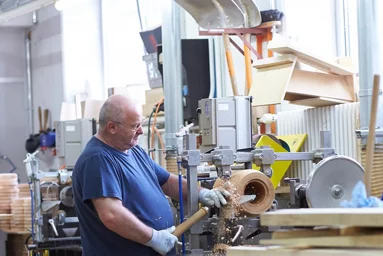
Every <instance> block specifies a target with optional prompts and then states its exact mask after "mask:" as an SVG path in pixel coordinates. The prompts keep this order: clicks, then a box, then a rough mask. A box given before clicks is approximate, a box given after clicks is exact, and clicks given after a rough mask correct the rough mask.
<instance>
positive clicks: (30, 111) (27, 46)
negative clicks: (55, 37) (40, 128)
mask: <svg viewBox="0 0 383 256" xmlns="http://www.w3.org/2000/svg"><path fill="white" fill-rule="evenodd" d="M25 53H26V59H27V63H26V64H27V112H28V134H33V132H34V130H35V129H34V118H33V117H34V113H33V112H34V111H33V99H32V72H31V33H30V32H28V34H27V38H26V40H25Z"/></svg>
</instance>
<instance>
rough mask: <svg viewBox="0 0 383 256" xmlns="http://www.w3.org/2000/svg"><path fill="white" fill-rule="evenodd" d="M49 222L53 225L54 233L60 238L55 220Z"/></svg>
mask: <svg viewBox="0 0 383 256" xmlns="http://www.w3.org/2000/svg"><path fill="white" fill-rule="evenodd" d="M48 222H49V224H51V226H52V228H53V231H54V232H55V235H56V236H59V233H58V232H57V229H56V226H55V222H54V220H53V219H49V220H48Z"/></svg>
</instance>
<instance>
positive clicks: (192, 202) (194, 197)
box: [178, 131, 335, 255]
mask: <svg viewBox="0 0 383 256" xmlns="http://www.w3.org/2000/svg"><path fill="white" fill-rule="evenodd" d="M183 145H184V148H183V150H182V152H180V151H179V152H178V154H179V157H180V158H181V159H182V166H183V167H184V168H186V170H187V182H188V188H187V190H188V212H187V215H188V216H192V215H193V214H194V213H196V212H197V211H198V210H199V202H198V185H197V181H198V179H197V175H198V170H197V169H198V166H200V164H201V163H202V162H211V163H212V164H213V165H214V166H215V167H216V169H217V173H218V177H230V176H231V166H232V165H233V164H234V163H243V164H244V167H245V168H246V169H251V168H252V163H254V164H255V165H257V166H259V167H261V168H260V171H261V172H263V173H264V174H266V175H267V176H268V177H271V176H272V172H273V171H272V169H271V165H272V164H273V163H274V162H275V161H298V160H300V161H313V162H315V163H318V162H319V161H321V160H323V159H325V158H327V157H330V156H333V155H335V151H334V149H333V148H331V133H330V132H328V131H326V132H321V146H323V148H320V149H317V150H314V151H312V152H297V153H276V152H274V150H273V149H272V148H269V147H261V148H256V149H254V150H252V151H251V152H236V153H234V150H233V149H229V148H225V147H222V146H221V147H217V148H215V149H214V150H213V151H212V152H210V153H209V154H201V152H200V150H198V149H197V135H196V134H189V133H186V134H184V135H183ZM272 208H273V209H275V208H276V206H275V205H274V207H272ZM239 222H240V223H241V225H242V226H246V228H247V229H249V228H253V230H247V233H249V234H254V233H255V235H256V233H257V230H259V229H260V228H261V227H260V225H259V219H258V218H241V219H240V220H239ZM214 223H217V218H215V217H212V218H208V219H207V220H204V221H200V222H198V223H196V224H195V225H193V226H192V227H191V228H190V231H189V250H190V252H191V254H192V255H202V254H203V249H200V248H201V247H200V235H201V234H203V233H204V232H206V231H212V229H213V228H214V226H216V224H214ZM243 230H244V229H242V231H243ZM239 232H240V231H239ZM258 232H259V231H258ZM237 235H238V234H236V236H237Z"/></svg>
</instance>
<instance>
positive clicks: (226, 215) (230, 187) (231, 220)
mask: <svg viewBox="0 0 383 256" xmlns="http://www.w3.org/2000/svg"><path fill="white" fill-rule="evenodd" d="M222 181H223V182H222V184H221V186H219V187H218V189H225V190H226V191H228V192H229V193H230V197H229V198H226V200H227V205H225V206H224V207H222V208H220V213H219V215H220V216H219V218H218V223H217V232H216V233H215V234H216V235H215V246H214V248H213V251H212V252H213V255H216V256H220V255H226V248H227V247H229V246H231V245H232V242H231V239H232V238H233V237H234V235H235V227H236V226H237V224H236V221H237V218H236V217H237V216H238V215H239V213H240V211H241V206H240V204H239V200H240V197H241V195H240V194H239V193H238V191H237V188H236V186H235V185H234V184H233V183H231V182H230V181H229V180H222Z"/></svg>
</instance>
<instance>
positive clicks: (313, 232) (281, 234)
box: [272, 228, 340, 239]
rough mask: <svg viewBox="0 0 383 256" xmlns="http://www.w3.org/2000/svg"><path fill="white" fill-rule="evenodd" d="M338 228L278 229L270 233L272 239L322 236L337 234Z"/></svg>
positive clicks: (338, 233)
mask: <svg viewBox="0 0 383 256" xmlns="http://www.w3.org/2000/svg"><path fill="white" fill-rule="evenodd" d="M339 235H340V230H339V229H337V228H323V229H297V230H279V231H275V232H273V234H272V238H273V239H285V238H288V239H291V238H299V237H322V236H339Z"/></svg>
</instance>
